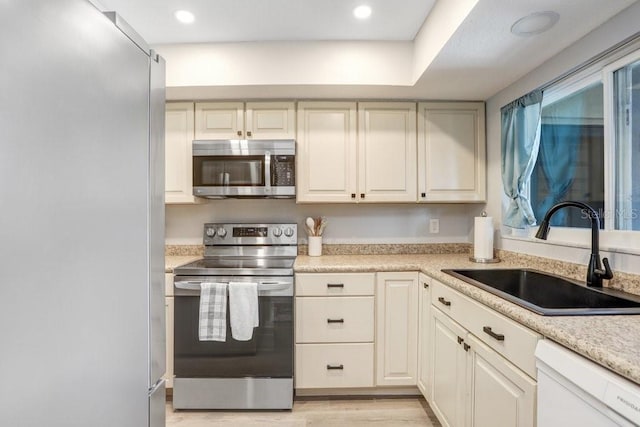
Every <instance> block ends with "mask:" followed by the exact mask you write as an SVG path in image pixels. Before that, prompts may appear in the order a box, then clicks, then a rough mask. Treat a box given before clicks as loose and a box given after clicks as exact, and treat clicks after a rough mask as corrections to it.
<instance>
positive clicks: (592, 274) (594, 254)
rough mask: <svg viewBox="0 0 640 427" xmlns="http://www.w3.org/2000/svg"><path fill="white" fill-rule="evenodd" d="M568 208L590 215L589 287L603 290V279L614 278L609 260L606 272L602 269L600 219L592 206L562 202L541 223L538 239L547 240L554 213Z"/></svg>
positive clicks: (553, 207) (603, 261) (606, 260)
mask: <svg viewBox="0 0 640 427" xmlns="http://www.w3.org/2000/svg"><path fill="white" fill-rule="evenodd" d="M566 207H574V208H580V209H582V212H584V213H587V214H588V215H589V220H590V221H591V256H590V257H589V265H588V267H587V286H590V287H597V288H601V287H602V279H607V280H609V279H611V278H613V272H612V271H611V268H610V267H609V260H608V259H607V258H603V259H602V263H603V264H604V270H603V269H602V264H601V263H600V253H599V252H600V245H599V243H598V241H599V237H598V236H599V232H600V217H599V216H598V213H597V212H596V211H595V210H594V209H593V208H592V207H591V206H589V205H587V204H585V203H582V202H576V201H572V200H567V201H565V202H560V203H558V204H556V205H554V206H552V207H551V209H549V210H548V211H547V213H546V215H545V216H544V219H543V220H542V223H540V228H539V229H538V232H537V233H536V238H538V239H542V240H547V235H548V234H549V221H551V217H552V216H553V214H554V213H556V212H557V211H559V210H560V209H562V208H566Z"/></svg>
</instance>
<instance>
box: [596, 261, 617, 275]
mask: <svg viewBox="0 0 640 427" xmlns="http://www.w3.org/2000/svg"><path fill="white" fill-rule="evenodd" d="M602 264H604V270H599V271H597V274H598V276H600V278H602V279H606V280H609V279H612V278H613V271H611V267H610V266H609V259H608V258H602Z"/></svg>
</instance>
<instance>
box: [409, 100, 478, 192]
mask: <svg viewBox="0 0 640 427" xmlns="http://www.w3.org/2000/svg"><path fill="white" fill-rule="evenodd" d="M486 187H487V183H486V144H485V112H484V103H482V102H421V103H419V104H418V201H419V202H443V203H446V202H449V203H455V202H484V201H485V199H486Z"/></svg>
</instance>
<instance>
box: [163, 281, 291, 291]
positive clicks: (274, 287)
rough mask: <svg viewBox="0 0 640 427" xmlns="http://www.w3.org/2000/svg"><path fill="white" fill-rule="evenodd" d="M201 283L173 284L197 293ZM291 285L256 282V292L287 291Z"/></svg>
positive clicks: (287, 283) (180, 282)
mask: <svg viewBox="0 0 640 427" xmlns="http://www.w3.org/2000/svg"><path fill="white" fill-rule="evenodd" d="M201 283H202V282H196V281H178V282H175V283H174V285H175V287H176V288H178V289H186V290H189V291H199V290H200V284H201ZM216 283H226V284H229V282H216ZM291 285H292V283H291V282H275V281H274V282H267V281H264V282H258V291H279V290H283V289H287V288H289V287H290V286H291Z"/></svg>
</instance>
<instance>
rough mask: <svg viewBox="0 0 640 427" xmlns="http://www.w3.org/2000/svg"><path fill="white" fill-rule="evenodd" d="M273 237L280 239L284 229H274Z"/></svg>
mask: <svg viewBox="0 0 640 427" xmlns="http://www.w3.org/2000/svg"><path fill="white" fill-rule="evenodd" d="M273 235H274V236H275V237H280V236H282V229H281V228H274V229H273Z"/></svg>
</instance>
